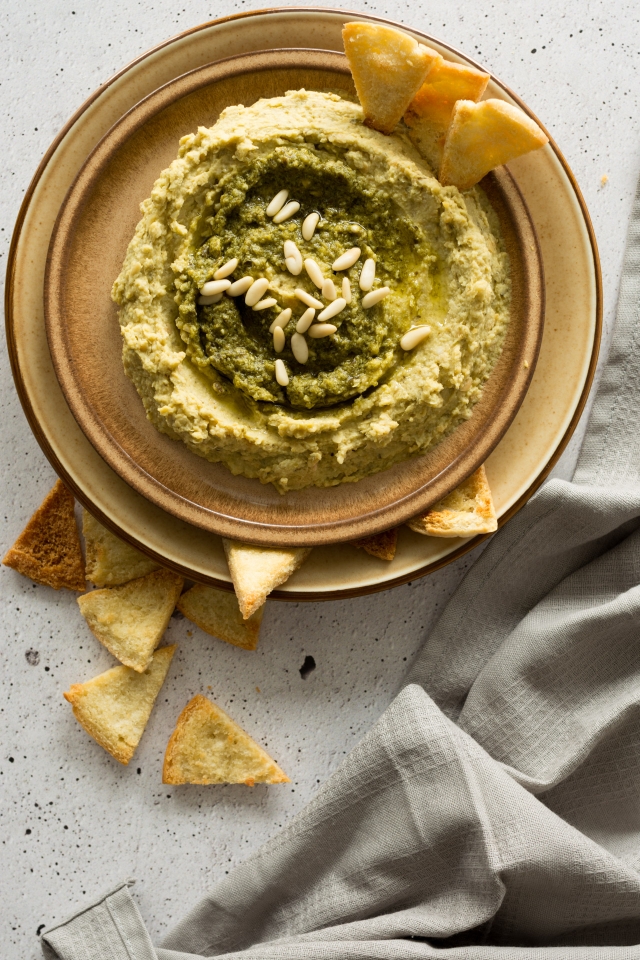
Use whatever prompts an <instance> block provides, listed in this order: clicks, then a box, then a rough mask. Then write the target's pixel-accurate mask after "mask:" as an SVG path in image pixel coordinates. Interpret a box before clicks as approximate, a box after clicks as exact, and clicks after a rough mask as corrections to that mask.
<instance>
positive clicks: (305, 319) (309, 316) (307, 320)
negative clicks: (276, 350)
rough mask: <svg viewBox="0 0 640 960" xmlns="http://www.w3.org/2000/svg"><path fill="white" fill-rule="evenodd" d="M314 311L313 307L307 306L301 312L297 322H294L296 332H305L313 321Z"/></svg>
mask: <svg viewBox="0 0 640 960" xmlns="http://www.w3.org/2000/svg"><path fill="white" fill-rule="evenodd" d="M315 315H316V312H315V310H314V309H313V307H309V309H308V310H305V312H304V313H303V314H302V316H301V317H300V319H299V320H298V322H297V323H296V330H297V332H298V333H306V332H307V330H308V329H309V327H310V326H311V324H312V323H313V318H314V317H315Z"/></svg>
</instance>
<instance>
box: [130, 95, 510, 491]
mask: <svg viewBox="0 0 640 960" xmlns="http://www.w3.org/2000/svg"><path fill="white" fill-rule="evenodd" d="M362 119H363V118H362V110H361V108H360V107H359V106H358V105H356V104H354V103H351V102H349V101H346V100H342V99H341V98H340V97H338V96H336V95H333V94H322V93H313V92H307V91H304V90H299V91H295V92H291V93H288V94H287V95H286V96H282V97H277V98H274V99H270V100H261V101H259V102H258V103H256V104H254V105H253V106H251V107H247V108H245V107H242V106H236V107H230V108H228V109H227V110H225V111H224V112H223V113H222V115H221V116H220V119H219V120H218V122H217V123H216V124H215V125H214V126H213V127H212V128H211V129H205V128H200V129H199V130H198V132H197V133H196V134H193V135H189V136H187V137H184V138H183V139H182V140H181V142H180V151H179V155H178V159H177V160H175V161H174V162H173V163H172V164H171V166H170V167H169V168H168V169H167V170H165V171H164V173H162V175H161V176H160V178H159V179H158V180H157V181H156V183H155V185H154V187H153V190H152V193H151V197H150V198H149V199H148V200H145V201H144V203H143V204H142V207H141V210H142V220H141V221H140V223H139V224H138V227H137V229H136V232H135V236H134V237H133V239H132V241H131V243H130V244H129V247H128V250H127V254H126V258H125V262H124V265H123V268H122V272H121V274H120V276H119V277H118V279H117V280H116V282H115V284H114V288H113V297H114V299H115V301H116V302H117V303H118V304H119V305H120V308H121V309H120V323H121V328H122V336H123V340H124V350H123V357H124V366H125V370H126V372H127V374H128V376H129V377H130V378H131V379H132V381H133V382H134V384H135V386H136V388H137V390H138V392H139V394H140V396H141V398H142V401H143V403H144V405H145V409H146V411H147V415H148V417H149V419H150V420H151V421H152V422H153V423H154V424H155V425H156V427H157V428H158V429H159V430H161V431H162V432H163V433H166V434H168V435H169V436H171V437H173V438H174V439H179V440H182V441H183V442H184V443H186V444H187V446H188V447H189V449H191V450H192V451H193V452H194V453H197V454H199V455H200V456H202V457H206V458H207V459H208V460H211V461H215V462H217V461H220V462H223V463H225V464H226V465H227V467H228V468H229V469H230V470H231V471H232V472H233V473H234V474H243V475H244V476H247V477H256V478H258V479H259V480H261V481H262V482H264V483H273V484H274V485H275V486H276V487H277V488H278V489H279V490H280V491H281V492H285V491H287V490H293V489H300V488H303V487H306V486H310V485H316V486H331V485H334V484H338V483H342V482H344V481H354V480H358V479H360V478H361V477H364V476H367V475H369V474H372V473H376V472H377V471H379V470H383V469H385V468H386V467H389V466H391V465H392V464H394V463H397V462H399V461H401V460H404V459H406V458H407V457H411V456H414V455H417V454H421V453H425V452H426V451H427V450H429V449H430V448H431V447H432V446H433V445H434V444H435V443H437V442H438V441H439V440H441V439H442V438H443V437H444V436H445V435H447V434H448V433H449V432H450V431H451V430H453V429H454V428H455V427H456V426H457V425H459V424H460V423H461V422H462V421H463V420H465V419H467V418H468V417H469V416H470V415H471V412H472V409H473V406H474V404H475V403H476V401H477V400H478V398H479V397H480V394H481V391H482V386H483V384H484V383H485V381H486V380H487V378H488V376H489V374H490V373H491V370H492V368H493V366H494V364H495V362H496V360H497V358H498V356H499V353H500V349H501V346H502V342H503V339H504V334H505V330H506V326H507V323H508V318H509V301H510V283H509V264H508V258H507V255H506V252H505V250H504V245H503V242H502V239H501V236H500V230H499V226H498V223H497V219H496V217H495V214H494V213H493V210H492V208H491V206H490V205H489V203H488V201H487V199H486V197H485V195H484V194H483V192H482V190H481V189H480V188H478V187H475V188H474V189H472V190H470V191H467V192H465V193H464V194H461V193H460V192H459V191H458V190H457V188H455V187H442V186H441V185H440V184H439V183H438V181H437V180H436V179H435V177H434V176H433V175H432V173H431V171H430V170H429V168H428V166H427V165H426V164H425V163H424V161H423V160H421V158H420V157H419V155H418V154H417V153H416V151H415V148H414V147H413V146H412V145H411V143H410V141H409V140H408V138H407V137H405V136H404V134H403V132H402V131H400V132H399V133H396V134H393V135H391V136H385V135H383V134H381V133H378V132H377V131H375V130H372V129H370V128H368V127H366V126H365V125H364V124H363V122H362ZM285 190H286V191H287V199H286V203H284V201H283V203H284V206H283V205H282V204H281V205H280V208H279V210H280V212H276V213H275V214H274V213H273V210H274V209H275V208H276V207H278V203H277V202H276V203H275V206H274V205H273V204H272V201H273V200H274V197H276V196H277V195H278V194H279V193H280V192H281V191H285ZM282 196H284V194H282ZM285 208H286V209H285ZM311 214H315V216H313V217H311V216H310V215H311ZM303 225H304V228H303ZM310 226H311V227H313V229H312V230H311V229H310ZM305 235H306V236H307V237H309V239H305ZM287 241H289V244H288V246H287V245H286V242H287ZM292 244H293V245H294V246H292ZM292 250H294V251H297V253H295V254H294V255H293V256H290V255H291V251H292ZM287 251H288V253H287ZM349 251H352V253H350V254H349V256H348V257H346V258H344V257H343V255H344V254H345V253H347V252H349ZM356 253H357V259H356V260H355V262H353V263H352V264H351V265H350V266H347V267H344V266H342V264H344V263H345V262H349V261H351V260H353V258H354V257H355V256H356ZM288 254H289V259H287V255H288ZM296 258H297V259H296ZM341 258H342V259H341ZM303 261H304V263H305V265H306V264H307V262H308V261H313V262H314V265H315V267H318V268H319V271H320V274H321V276H320V281H324V284H323V285H322V286H320V285H319V283H318V282H317V279H318V278H317V276H316V274H317V271H316V270H315V268H314V269H312V268H311V267H310V268H309V270H307V269H306V266H305V267H304V268H303ZM365 263H368V266H367V269H366V270H365V274H364V275H363V278H362V286H363V287H364V289H361V286H360V282H361V273H362V271H363V266H364V264H365ZM229 271H230V272H229ZM216 273H218V274H219V275H220V274H225V278H226V280H227V281H228V284H231V286H228V284H227V283H220V282H217V281H215V274H216ZM365 275H366V277H367V280H366V282H365ZM314 276H315V277H316V282H314V279H312V277H314ZM372 277H373V279H372ZM243 278H249V279H246V280H244V282H243V283H237V281H241V280H242V279H243ZM345 278H346V280H347V281H348V282H347V283H346V284H345V283H344V280H345ZM212 281H213V288H214V289H215V293H214V294H213V295H209V296H207V295H206V294H207V291H208V290H210V289H211V287H212ZM254 281H256V282H257V281H262V284H261V285H260V284H258V285H257V286H254V287H253V289H254V291H257V290H261V291H262V292H263V294H264V296H262V293H261V299H259V300H258V301H257V302H253V301H254V300H255V297H252V296H251V294H250V293H249V292H247V285H248V284H252V283H253V282H254ZM327 281H332V283H330V284H329V285H327ZM216 283H217V286H216ZM207 284H208V286H206V285H207ZM220 286H226V287H227V289H226V290H223V291H220V292H218V289H217V288H218V287H220ZM263 288H264V290H263ZM250 290H251V287H249V291H250ZM237 291H241V292H239V293H238V292H237ZM376 291H379V292H378V293H376ZM309 298H313V300H315V301H317V303H316V306H315V308H313V309H315V310H316V314H315V315H314V316H313V320H314V321H316V322H315V323H313V325H312V326H310V327H308V326H307V327H306V328H305V321H302V323H300V321H301V318H302V317H303V316H304V315H305V314H306V316H307V321H308V319H309V314H308V313H307V311H308V310H309V309H310V308H309V303H310V302H312V301H311V300H310V299H309ZM337 300H340V303H337V302H336V301H337ZM246 301H249V302H248V303H247V302H246ZM332 304H334V306H333V307H332V308H331V310H329V311H328V312H329V314H330V316H329V318H328V319H327V324H329V326H328V327H327V326H325V327H324V328H323V329H320V327H319V326H318V323H317V321H320V322H321V323H322V321H323V317H324V313H325V310H326V308H328V307H330V306H331V305H332ZM337 307H340V310H339V311H338V312H337V313H333V311H334V310H337ZM287 311H288V312H287ZM278 318H280V321H279V320H278ZM297 326H298V329H302V332H301V333H299V332H297V330H296V327H297ZM278 327H279V328H280V330H281V331H282V332H281V333H278V332H277V330H276V328H278ZM415 328H419V329H415ZM274 331H275V332H274ZM327 331H328V332H327ZM409 331H414V332H412V333H411V334H410V335H409V336H407V334H408V332H409Z"/></svg>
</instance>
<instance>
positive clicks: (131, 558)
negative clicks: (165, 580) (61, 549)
mask: <svg viewBox="0 0 640 960" xmlns="http://www.w3.org/2000/svg"><path fill="white" fill-rule="evenodd" d="M82 532H83V533H84V539H85V554H86V559H85V563H86V570H85V573H86V575H87V580H90V581H91V583H94V584H95V585H96V587H117V586H119V585H120V584H121V583H128V582H129V580H135V579H137V578H138V577H144V575H145V574H146V573H151V572H152V571H153V570H159V569H160V564H159V563H156V561H155V560H152V559H151V557H145V555H144V554H143V553H140V551H139V550H136V548H135V547H131V546H129V544H128V543H125V542H124V540H121V539H120V537H116V535H115V533H111V531H110V530H107V528H106V527H103V526H102V524H101V523H98V521H97V520H96V518H95V517H92V516H91V514H90V513H89V512H88V511H87V510H84V511H83V515H82Z"/></svg>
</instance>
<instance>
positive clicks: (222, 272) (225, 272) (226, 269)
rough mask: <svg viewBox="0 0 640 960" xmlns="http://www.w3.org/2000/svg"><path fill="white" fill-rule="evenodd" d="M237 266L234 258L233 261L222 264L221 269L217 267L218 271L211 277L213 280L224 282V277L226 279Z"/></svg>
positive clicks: (236, 260)
mask: <svg viewBox="0 0 640 960" xmlns="http://www.w3.org/2000/svg"><path fill="white" fill-rule="evenodd" d="M237 266H238V258H237V257H234V258H233V260H227V262H226V263H223V264H222V266H221V267H218V269H217V270H216V272H215V273H214V275H213V279H214V280H224V278H225V277H228V276H229V274H231V273H233V271H234V270H235V268H236V267H237Z"/></svg>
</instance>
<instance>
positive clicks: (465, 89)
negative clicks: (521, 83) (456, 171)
mask: <svg viewBox="0 0 640 960" xmlns="http://www.w3.org/2000/svg"><path fill="white" fill-rule="evenodd" d="M488 82H489V74H488V73H482V72H481V71H480V70H476V68H475V67H468V66H466V65H465V64H462V63H452V62H451V61H450V60H444V59H443V60H438V61H437V63H434V65H433V67H432V68H431V70H430V71H429V74H428V76H427V79H426V80H425V82H424V83H423V84H422V86H421V87H420V89H419V90H418V92H417V94H416V95H415V97H414V98H413V100H412V101H411V103H410V104H409V109H408V110H407V112H406V113H405V115H404V122H405V123H406V125H407V126H408V127H409V136H410V137H411V139H412V141H413V142H414V144H415V145H416V147H417V148H418V151H419V153H420V154H421V155H422V156H423V157H424V158H425V160H427V161H428V162H429V163H430V165H431V167H432V169H433V170H435V171H438V170H439V169H440V163H441V162H442V150H443V147H444V141H445V137H446V135H447V130H448V128H449V124H450V123H451V116H452V114H453V108H454V106H455V104H456V101H457V100H473V101H474V102H475V101H477V100H479V99H480V97H481V96H482V94H483V93H484V91H485V89H486V86H487V83H488Z"/></svg>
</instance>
